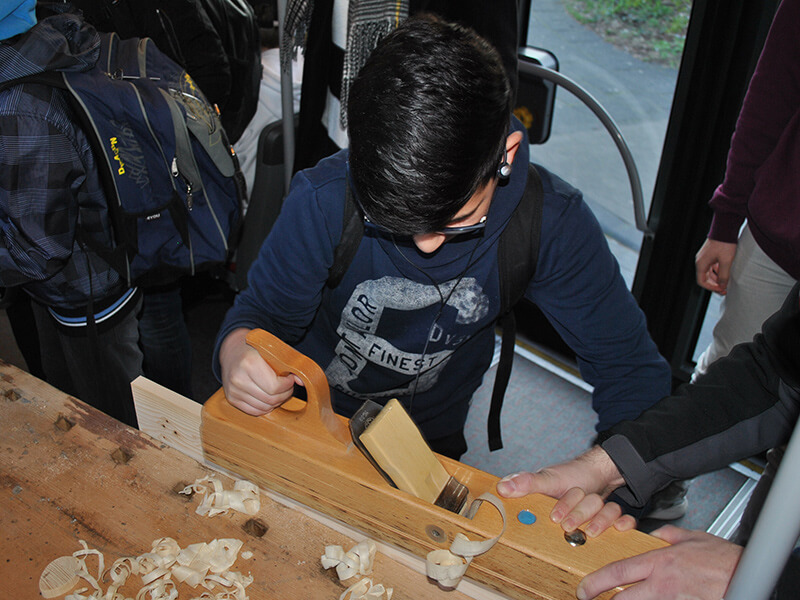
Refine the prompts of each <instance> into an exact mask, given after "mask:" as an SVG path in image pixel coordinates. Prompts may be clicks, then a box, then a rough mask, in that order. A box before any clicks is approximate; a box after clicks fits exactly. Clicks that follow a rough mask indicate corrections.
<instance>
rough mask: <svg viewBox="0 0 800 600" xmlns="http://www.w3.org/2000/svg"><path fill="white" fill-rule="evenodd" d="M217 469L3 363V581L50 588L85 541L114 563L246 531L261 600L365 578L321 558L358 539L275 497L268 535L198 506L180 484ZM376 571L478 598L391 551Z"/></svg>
mask: <svg viewBox="0 0 800 600" xmlns="http://www.w3.org/2000/svg"><path fill="white" fill-rule="evenodd" d="M175 420H176V419H172V420H170V421H169V422H170V423H171V424H173V425H174V424H175V423H174V421H175ZM177 420H179V419H177ZM167 429H168V428H164V430H165V431H166V430H167ZM170 431H171V432H175V431H179V429H175V428H171V429H170ZM165 435H166V434H165ZM180 439H181V440H185V437H181V438H180ZM209 474H216V473H215V472H214V471H212V470H210V469H209V468H208V467H206V466H204V465H201V464H199V463H198V462H197V461H195V460H193V459H191V458H189V457H188V456H186V455H185V454H184V453H182V452H180V451H178V450H175V449H173V448H170V447H168V446H166V445H165V444H164V443H163V442H160V441H158V440H156V439H153V438H152V437H150V436H149V435H147V434H145V433H143V432H140V431H137V430H134V429H131V428H129V427H127V426H125V425H123V424H121V423H119V422H117V421H115V420H113V419H111V418H110V417H108V416H107V415H104V414H102V413H100V412H98V411H96V410H95V409H93V408H91V407H89V406H87V405H86V404H84V403H82V402H80V401H79V400H77V399H75V398H72V397H70V396H67V395H65V394H63V393H62V392H60V391H58V390H56V389H54V388H52V387H50V386H48V385H47V384H45V383H44V382H42V381H40V380H38V379H36V378H35V377H33V376H31V375H30V374H28V373H25V372H23V371H21V370H19V369H17V368H16V367H13V366H11V365H8V364H6V363H3V362H0V540H2V541H1V542H0V548H2V549H0V582H2V583H0V588H2V589H5V590H13V592H14V594H15V595H16V596H17V597H20V598H35V597H38V582H39V576H40V574H41V573H42V571H43V570H44V568H45V567H46V566H47V564H48V563H49V562H50V561H52V560H54V559H55V558H58V557H59V556H63V555H68V554H71V553H72V552H74V551H76V550H78V549H79V548H80V546H79V542H78V541H79V540H85V541H86V542H87V543H88V544H89V546H90V547H94V548H97V549H98V550H100V551H101V552H103V553H104V554H105V558H106V565H107V566H108V565H109V564H110V563H111V562H112V561H113V560H115V559H117V558H120V557H123V556H137V555H139V554H142V553H144V552H146V551H149V550H150V548H151V544H152V542H153V541H154V540H156V539H158V538H161V537H172V538H174V539H175V540H176V541H177V542H178V544H180V545H181V546H182V547H184V546H186V545H188V544H191V543H196V542H208V541H211V540H213V539H216V538H227V537H235V538H238V539H242V540H243V541H244V549H246V550H250V551H252V552H253V553H254V557H253V558H252V559H249V560H244V559H242V558H239V560H238V561H237V563H236V564H235V565H234V570H241V571H242V572H244V573H247V572H249V573H251V574H252V575H253V576H254V578H255V581H254V583H253V584H252V585H251V586H250V587H249V588H248V590H247V591H248V594H249V597H250V598H251V599H253V600H274V599H276V598H280V599H281V600H295V599H296V600H309V599H314V600H317V599H321V600H324V599H326V598H330V599H331V600H335V599H336V598H338V597H339V595H340V594H341V593H342V592H343V591H344V589H345V588H346V587H347V585H349V584H350V583H353V581H352V580H349V581H347V582H344V583H342V582H339V580H338V578H337V577H336V575H335V573H333V572H332V571H326V570H324V569H323V568H322V567H321V565H320V562H319V557H320V556H321V555H322V553H323V552H324V547H325V545H327V544H338V545H341V546H343V547H344V548H345V550H349V548H350V547H351V546H352V545H353V544H354V543H355V542H356V541H357V540H356V539H355V538H354V537H351V536H348V535H345V534H343V533H341V532H339V531H336V530H334V529H331V528H328V527H325V526H323V525H321V524H320V523H319V522H318V521H316V520H315V519H312V518H310V517H308V516H307V515H305V514H303V513H302V512H300V511H297V510H295V509H293V508H290V507H287V506H284V505H282V504H280V503H278V502H275V501H274V500H272V499H271V498H270V497H268V496H262V507H261V510H260V512H259V513H258V514H257V515H256V516H255V518H257V519H258V520H260V521H261V522H262V523H263V524H264V525H266V526H267V527H268V529H267V531H266V533H265V534H264V535H263V536H261V537H258V536H257V535H256V534H255V533H247V532H246V531H245V529H244V526H245V523H246V522H247V521H248V520H249V519H250V517H248V516H246V515H242V514H238V513H234V514H229V515H220V516H217V517H213V518H209V517H203V516H199V515H197V514H196V513H195V508H196V506H197V503H198V500H197V499H196V498H195V499H187V497H186V496H183V495H179V494H178V493H177V491H176V490H177V489H179V488H182V487H183V486H184V485H185V484H187V483H191V482H192V481H194V480H196V479H198V478H200V477H204V476H206V475H209ZM222 479H223V483H224V484H225V486H226V487H230V484H231V481H230V479H229V478H228V477H226V476H223V477H222ZM373 579H374V580H375V581H376V582H380V583H383V584H385V585H387V586H391V587H393V588H395V598H400V599H418V598H426V599H427V598H431V599H433V600H445V599H447V600H468V597H467V596H465V595H464V594H462V593H460V592H453V593H448V592H444V591H442V590H440V589H439V588H438V587H436V586H434V585H432V584H431V583H429V582H428V580H427V579H426V578H424V577H421V576H418V575H417V574H416V573H414V572H413V571H412V570H410V569H409V568H408V567H406V566H404V565H401V564H399V563H398V562H397V561H395V560H393V559H392V558H390V557H387V556H385V555H382V554H379V555H378V558H377V560H376V564H375V572H374V574H373ZM122 591H125V592H126V593H127V594H129V595H135V592H136V590H135V589H131V588H130V587H128V586H126V588H124V589H123V590H122ZM180 591H181V594H180V596H179V598H188V597H192V596H191V595H190V593H189V592H190V591H191V590H189V589H187V588H183V587H182V588H181V589H180ZM194 591H195V595H196V594H197V590H194Z"/></svg>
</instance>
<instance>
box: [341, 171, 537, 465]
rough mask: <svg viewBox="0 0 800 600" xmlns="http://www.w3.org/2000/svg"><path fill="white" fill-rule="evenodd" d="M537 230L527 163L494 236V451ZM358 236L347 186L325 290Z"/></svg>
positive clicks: (532, 175)
mask: <svg viewBox="0 0 800 600" xmlns="http://www.w3.org/2000/svg"><path fill="white" fill-rule="evenodd" d="M541 231H542V180H541V178H540V177H539V173H538V172H537V171H536V168H535V167H534V166H533V165H531V164H529V165H528V180H527V184H526V186H525V192H524V193H523V195H522V199H521V200H520V202H519V204H518V205H517V208H516V209H515V210H514V212H513V214H512V215H511V219H510V220H509V222H508V225H506V228H505V229H504V230H503V232H502V233H501V234H500V242H499V246H498V250H497V262H498V270H499V273H500V316H499V317H498V320H497V322H498V324H499V325H500V328H501V329H502V331H503V334H502V342H501V345H500V362H499V364H498V366H497V373H496V374H495V380H494V388H493V389H492V400H491V405H490V408H489V422H488V430H489V449H490V450H499V449H500V448H502V447H503V441H502V436H501V433H500V411H501V409H502V407H503V397H504V395H505V392H506V388H507V387H508V380H509V377H510V376H511V366H512V364H513V359H514V343H515V339H516V330H517V325H516V318H515V316H514V308H515V306H516V305H517V303H518V302H519V301H520V300H521V299H522V297H523V295H524V294H525V290H526V289H527V287H528V284H529V283H530V281H531V279H533V276H534V274H535V272H536V263H537V261H538V258H539V240H540V238H541ZM363 234H364V221H363V219H362V217H361V214H360V212H359V210H358V208H357V206H356V203H355V200H354V199H353V194H352V191H351V190H350V186H349V185H347V192H346V198H345V203H344V221H343V227H342V237H341V239H340V240H339V243H338V244H337V246H336V248H335V250H334V257H333V265H331V268H330V269H329V270H328V280H327V285H328V287H330V288H335V287H336V286H338V285H339V284H340V283H341V281H342V278H343V277H344V274H345V273H346V272H347V269H348V268H349V267H350V263H351V262H352V261H353V258H354V257H355V255H356V252H357V251H358V246H359V245H360V244H361V238H362V236H363Z"/></svg>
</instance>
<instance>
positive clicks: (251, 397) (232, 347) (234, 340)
mask: <svg viewBox="0 0 800 600" xmlns="http://www.w3.org/2000/svg"><path fill="white" fill-rule="evenodd" d="M248 331H249V329H246V328H239V329H234V330H233V331H231V332H230V333H229V334H228V335H227V336H226V337H225V339H224V340H223V341H222V345H221V346H220V349H219V363H220V367H221V371H222V387H223V388H224V389H225V397H226V398H227V399H228V402H230V403H231V405H233V406H235V407H236V408H238V409H239V410H241V411H242V412H245V413H247V414H248V415H254V416H260V415H265V414H267V413H270V412H272V411H273V410H275V409H276V408H277V407H279V406H280V405H281V404H283V403H284V402H286V401H287V400H288V399H289V398H291V397H292V392H293V390H294V384H295V383H297V384H300V385H302V381H301V380H300V379H299V378H298V377H295V376H294V375H286V376H284V377H281V376H279V375H277V374H276V373H275V371H273V370H272V367H270V366H269V365H268V364H267V363H266V362H265V361H264V359H263V358H261V355H260V354H259V353H258V350H256V349H255V348H253V347H252V346H250V345H248V344H247V342H246V341H245V336H246V335H247V332H248Z"/></svg>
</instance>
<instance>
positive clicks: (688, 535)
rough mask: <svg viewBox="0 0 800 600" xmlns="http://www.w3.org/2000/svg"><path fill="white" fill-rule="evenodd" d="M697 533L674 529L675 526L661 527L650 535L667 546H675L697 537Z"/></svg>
mask: <svg viewBox="0 0 800 600" xmlns="http://www.w3.org/2000/svg"><path fill="white" fill-rule="evenodd" d="M697 534H698V532H696V531H690V530H688V529H683V528H681V527H675V525H663V526H661V527H659V528H658V529H656V530H655V531H653V532H652V533H651V534H650V535H652V536H653V537H657V538H658V539H660V540H664V541H665V542H667V543H669V544H673V545H674V544H677V543H679V542H685V541H688V540H690V539H692V538H695V537H697Z"/></svg>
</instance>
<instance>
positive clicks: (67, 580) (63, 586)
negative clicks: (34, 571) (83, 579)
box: [39, 556, 80, 598]
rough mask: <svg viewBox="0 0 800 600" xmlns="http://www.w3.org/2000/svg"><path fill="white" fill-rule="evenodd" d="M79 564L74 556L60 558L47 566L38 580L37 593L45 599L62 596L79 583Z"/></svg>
mask: <svg viewBox="0 0 800 600" xmlns="http://www.w3.org/2000/svg"><path fill="white" fill-rule="evenodd" d="M79 569H80V563H79V562H78V559H77V558H75V557H74V556H60V557H58V558H57V559H55V560H54V561H53V562H51V563H50V564H49V565H47V566H46V567H45V569H44V571H42V576H41V577H40V578H39V591H40V592H41V593H42V596H44V597H45V598H55V597H56V596H63V595H64V594H66V593H67V592H68V591H70V590H71V589H72V588H74V587H75V586H76V585H77V584H78V582H79V581H80V577H79V576H78V571H79Z"/></svg>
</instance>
